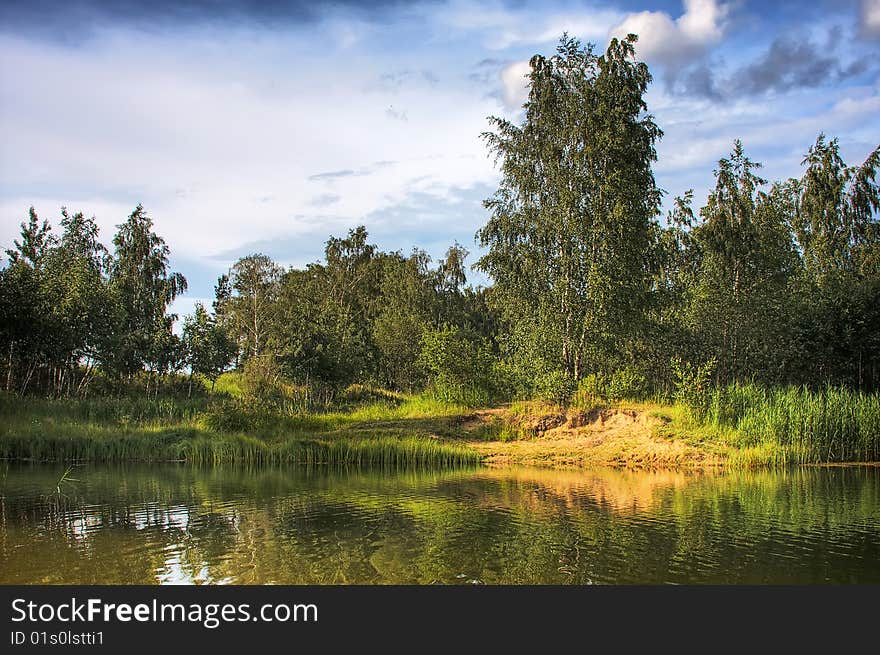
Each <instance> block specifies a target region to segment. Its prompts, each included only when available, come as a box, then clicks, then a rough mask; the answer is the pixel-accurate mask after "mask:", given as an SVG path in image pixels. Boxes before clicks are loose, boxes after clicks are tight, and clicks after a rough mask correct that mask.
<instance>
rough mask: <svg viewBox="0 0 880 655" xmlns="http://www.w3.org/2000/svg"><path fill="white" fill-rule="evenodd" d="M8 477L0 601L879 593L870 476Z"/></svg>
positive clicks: (270, 472)
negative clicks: (309, 591) (111, 590)
mask: <svg viewBox="0 0 880 655" xmlns="http://www.w3.org/2000/svg"><path fill="white" fill-rule="evenodd" d="M63 473H64V467H59V466H47V465H20V464H18V465H16V464H0V583H3V584H153V583H159V584H170V583H244V584H263V583H277V584H388V583H403V584H431V583H435V584H437V583H441V584H467V583H470V584H480V583H487V584H498V583H506V584H576V585H581V584H609V583H612V584H628V583H644V584H663V583H677V584H680V583H698V584H704V583H716V584H718V583H721V584H728V583H758V584H766V583H772V584H776V583H795V584H801V583H844V584H847V583H875V584H876V583H880V469H878V468H876V467H835V468H816V469H809V470H801V471H782V472H758V473H736V474H705V473H704V474H686V473H676V472H630V471H616V470H604V469H600V470H589V471H584V472H580V471H578V472H572V471H547V470H535V469H522V468H510V469H474V470H467V471H451V472H435V473H424V472H422V473H389V472H381V471H374V472H364V471H340V470H328V469H321V468H317V469H316V468H311V469H306V468H284V469H258V470H244V469H237V468H220V469H207V470H206V469H198V468H193V467H189V466H186V465H151V466H147V465H138V466H112V467H111V466H99V465H88V466H82V467H78V468H76V469H74V470H72V471H71V472H70V476H72V477H73V478H75V480H70V481H65V482H62V483H61V484H60V485H59V484H58V481H59V479H60V478H61V477H62V474H63Z"/></svg>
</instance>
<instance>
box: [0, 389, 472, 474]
mask: <svg viewBox="0 0 880 655" xmlns="http://www.w3.org/2000/svg"><path fill="white" fill-rule="evenodd" d="M183 404H184V406H183V407H179V408H176V409H175V408H171V409H169V408H167V407H149V406H147V405H146V404H143V405H142V404H140V403H138V402H133V403H127V402H126V401H120V408H119V409H118V410H117V411H113V410H112V409H111V408H110V406H109V403H108V404H105V403H104V401H103V400H100V401H93V400H51V401H49V400H36V399H26V400H23V399H20V398H12V397H3V398H0V416H2V419H3V422H2V426H0V458H7V459H29V460H37V461H93V462H94V461H104V462H121V461H174V460H184V461H189V462H193V463H195V464H211V465H213V464H218V465H219V464H231V463H244V464H286V463H297V464H299V463H304V464H322V465H323V464H332V465H346V466H349V465H351V466H366V467H384V468H419V469H427V468H432V467H438V468H444V467H453V466H464V465H473V464H476V463H478V462H479V460H480V455H479V454H478V453H477V452H476V451H474V450H471V449H469V448H467V447H466V446H463V445H461V444H459V443H455V442H451V443H450V442H445V441H440V440H439V439H436V438H433V437H431V436H429V435H425V434H420V433H419V432H417V431H414V430H413V429H411V428H408V427H407V425H408V424H406V423H405V422H404V424H403V425H402V426H400V427H396V428H395V429H388V428H387V427H383V426H382V425H381V423H380V424H379V425H377V426H374V427H372V428H369V427H366V428H365V427H364V424H363V422H364V421H365V420H373V421H381V420H398V421H400V420H404V419H408V418H413V417H415V418H418V417H422V416H428V415H429V414H430V412H432V411H440V409H441V408H438V407H435V406H433V405H432V404H431V402H430V401H423V400H419V399H417V398H416V399H413V400H412V402H411V403H410V404H409V405H408V406H407V404H406V403H404V404H403V405H401V406H389V405H385V404H384V403H380V404H378V405H369V406H366V407H364V408H362V410H359V411H355V412H352V413H349V414H343V413H335V414H313V415H284V414H281V413H271V412H270V413H266V412H259V411H250V410H248V409H246V408H244V407H236V406H232V407H230V406H228V405H224V404H216V405H215V406H214V407H212V408H210V409H208V410H207V411H202V410H204V406H199V405H197V404H193V405H187V404H186V403H183ZM443 411H446V412H452V411H453V410H451V409H449V408H443ZM132 417H134V418H132ZM249 424H250V428H249ZM389 425H392V424H391V423H389ZM394 425H396V424H394ZM224 428H229V429H226V430H224Z"/></svg>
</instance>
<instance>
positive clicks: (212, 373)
mask: <svg viewBox="0 0 880 655" xmlns="http://www.w3.org/2000/svg"><path fill="white" fill-rule="evenodd" d="M183 348H184V352H185V353H186V363H187V364H188V365H189V368H190V387H189V394H190V395H191V394H192V376H193V375H203V376H205V377H206V378H207V379H209V380H210V381H211V391H213V390H214V384H215V383H216V381H217V378H218V377H219V376H220V374H221V373H223V371H225V370H226V369H227V368H228V367H229V364H230V362H232V360H233V359H234V358H235V354H236V350H237V348H236V344H235V342H234V341H233V340H232V339H231V338H230V337H229V335H228V334H227V333H226V330H224V329H223V327H222V326H221V325H219V324H218V323H217V322H216V321H215V320H214V317H213V316H211V315H210V314H209V313H208V312H207V310H206V309H205V307H204V305H202V304H201V303H196V306H195V309H194V310H193V313H192V315H191V316H187V317H186V318H185V319H184V322H183Z"/></svg>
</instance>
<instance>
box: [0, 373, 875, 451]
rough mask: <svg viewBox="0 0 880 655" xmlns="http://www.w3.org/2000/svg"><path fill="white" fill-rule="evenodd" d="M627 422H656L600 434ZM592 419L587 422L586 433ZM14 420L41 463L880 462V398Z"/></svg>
mask: <svg viewBox="0 0 880 655" xmlns="http://www.w3.org/2000/svg"><path fill="white" fill-rule="evenodd" d="M225 382H226V383H228V384H231V383H232V382H233V380H226V381H225ZM227 386H228V385H227ZM606 410H607V411H606ZM615 410H626V411H628V412H629V413H630V414H632V412H636V413H637V414H638V416H643V415H647V418H648V419H650V420H648V421H644V422H642V421H636V420H635V419H633V420H632V421H631V422H629V423H627V422H626V421H624V423H619V424H618V425H617V427H615V426H614V424H613V421H611V420H609V422H608V423H607V424H606V423H605V422H604V419H603V420H602V421H599V425H598V426H596V425H589V426H588V425H586V423H588V422H591V421H594V420H596V417H598V416H600V414H603V415H608V416H611V415H612V414H613V413H614V411H615ZM578 412H579V413H580V415H581V416H580V420H579V422H578V421H575V422H574V423H573V422H572V420H571V419H572V418H573V413H578ZM574 418H577V417H574ZM617 418H621V420H622V417H619V416H618V417H617ZM0 421H2V422H0V457H3V458H15V459H32V460H38V461H50V460H51V461H80V460H86V461H126V460H141V461H168V460H185V461H190V462H194V463H198V464H225V463H233V462H243V463H249V464H262V463H266V464H281V463H306V464H341V465H356V466H380V467H394V468H408V467H412V468H428V467H432V466H437V467H447V466H459V465H471V464H475V463H477V462H479V461H481V459H483V460H484V461H507V462H510V463H518V462H522V461H528V462H529V463H532V464H536V463H537V464H546V465H552V466H561V465H566V466H568V465H576V466H581V465H586V464H610V465H613V466H661V467H663V466H665V467H679V466H701V467H708V466H718V465H722V466H724V467H727V468H757V467H783V466H799V465H809V464H822V463H835V462H857V461H858V462H877V461H880V395H876V394H864V393H859V392H854V391H849V390H847V389H842V388H837V387H826V388H824V389H821V390H818V391H811V390H809V389H805V388H801V387H785V388H775V389H767V388H763V387H759V386H756V385H731V386H728V387H725V388H722V389H718V390H714V391H713V392H711V393H710V394H708V395H707V396H706V398H705V402H704V403H703V406H702V407H700V408H693V407H688V406H685V405H683V404H673V403H669V402H663V401H661V400H660V399H652V400H649V401H645V400H641V401H626V400H615V401H607V400H604V399H601V398H598V397H595V396H591V395H589V394H579V395H578V396H576V398H575V399H574V402H573V403H572V405H571V406H569V407H560V406H558V405H554V404H551V403H545V402H540V401H521V402H515V403H512V404H511V405H510V406H508V407H505V408H503V409H502V408H499V409H494V410H473V409H472V408H468V407H465V406H463V405H458V404H454V403H448V402H444V401H442V400H440V399H438V398H436V397H435V396H431V395H428V394H423V395H415V396H413V395H403V394H397V393H391V392H387V391H382V390H375V389H371V388H368V387H356V388H351V389H349V390H347V391H346V392H345V393H344V394H342V395H341V396H340V397H339V398H338V403H337V404H336V405H335V408H334V409H333V410H332V411H325V412H312V413H305V412H296V411H290V410H289V409H286V410H285V409H280V408H279V407H278V406H273V405H268V404H267V405H264V406H258V407H254V406H251V405H248V404H246V403H245V402H243V401H242V400H236V399H234V398H230V397H228V396H225V395H224V396H216V397H214V398H204V397H202V398H193V399H191V400H187V399H183V398H176V399H167V398H160V399H158V400H147V399H143V398H133V399H132V398H122V399H111V398H97V399H89V400H71V399H68V400H65V399H61V400H43V399H35V398H19V397H15V396H10V395H0ZM557 426H562V427H561V428H560V429H558V430H555V431H554V432H553V434H552V438H546V437H545V436H544V435H545V433H546V432H547V431H548V430H551V429H553V428H555V427H557ZM579 426H584V428H583V430H582V429H581V427H579ZM493 458H494V459H493ZM505 458H506V459H505Z"/></svg>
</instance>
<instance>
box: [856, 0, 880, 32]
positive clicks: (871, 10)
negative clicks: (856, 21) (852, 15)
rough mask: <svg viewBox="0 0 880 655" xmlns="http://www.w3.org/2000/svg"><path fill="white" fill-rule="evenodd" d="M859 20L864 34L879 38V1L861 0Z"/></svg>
mask: <svg viewBox="0 0 880 655" xmlns="http://www.w3.org/2000/svg"><path fill="white" fill-rule="evenodd" d="M860 19H861V23H860V24H861V28H862V32H863V33H864V34H867V35H869V36H880V0H862V7H861V15H860Z"/></svg>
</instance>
